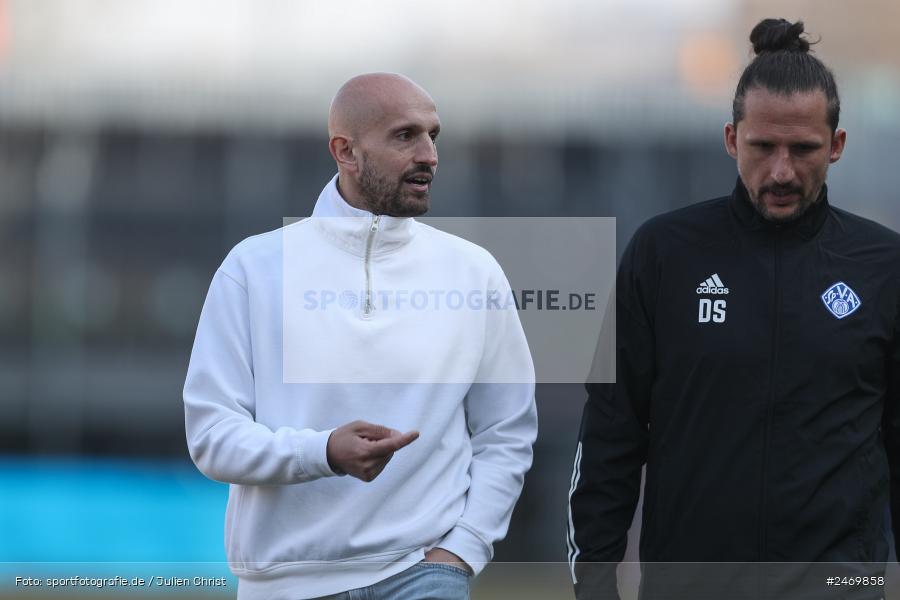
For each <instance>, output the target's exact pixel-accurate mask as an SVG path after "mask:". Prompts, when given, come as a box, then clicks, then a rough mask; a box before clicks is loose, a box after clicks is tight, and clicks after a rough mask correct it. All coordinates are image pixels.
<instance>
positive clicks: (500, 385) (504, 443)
mask: <svg viewBox="0 0 900 600" xmlns="http://www.w3.org/2000/svg"><path fill="white" fill-rule="evenodd" d="M496 269H497V270H498V271H499V269H500V267H499V265H496ZM501 280H502V281H501ZM494 281H495V282H499V285H498V286H496V287H495V288H494V289H496V290H499V292H500V296H501V297H503V298H506V297H509V298H511V296H508V293H509V284H508V283H507V282H506V278H505V276H503V273H502V271H499V273H498V274H497V275H495V279H494ZM534 377H535V376H534V364H533V362H532V359H531V352H530V350H529V348H528V342H527V341H526V339H525V333H524V332H523V330H522V325H521V323H520V322H519V316H518V313H517V312H516V309H515V305H513V304H509V305H504V307H503V308H489V309H486V324H485V348H484V353H483V355H482V358H481V363H480V365H479V369H478V375H477V377H476V380H475V382H474V383H473V384H472V385H471V387H470V388H469V391H468V393H467V395H466V398H465V410H466V420H467V423H468V428H469V433H470V436H471V445H472V463H471V466H470V467H469V476H470V484H469V491H468V494H467V496H466V506H465V509H464V510H463V513H462V515H461V516H460V518H459V520H458V521H457V523H456V526H455V527H454V528H453V529H451V530H450V532H449V533H448V534H447V535H446V536H444V538H442V539H441V540H440V541H439V542H438V543H437V544H436V546H439V547H441V548H444V549H446V550H449V551H450V552H453V553H454V554H456V555H457V556H459V557H460V558H461V559H463V560H464V561H465V562H466V563H467V564H468V565H469V566H470V567H472V569H473V571H474V572H475V574H476V575H477V574H478V573H479V572H480V571H481V570H482V569H483V568H484V566H485V564H486V563H487V562H489V561H490V560H491V558H492V557H493V554H494V551H493V544H494V542H496V541H499V540H501V539H503V538H504V537H505V536H506V532H507V529H508V528H509V521H510V518H511V517H512V512H513V507H514V506H515V503H516V500H518V498H519V494H520V493H521V491H522V484H523V482H524V478H525V473H526V472H527V471H528V469H529V468H530V467H531V458H532V445H533V444H534V442H535V439H536V438H537V411H536V408H535V402H534Z"/></svg>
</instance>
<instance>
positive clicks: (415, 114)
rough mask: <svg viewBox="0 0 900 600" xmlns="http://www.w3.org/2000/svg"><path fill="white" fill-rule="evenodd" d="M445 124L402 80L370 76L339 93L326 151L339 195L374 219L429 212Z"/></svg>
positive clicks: (419, 91) (411, 85)
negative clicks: (334, 170)
mask: <svg viewBox="0 0 900 600" xmlns="http://www.w3.org/2000/svg"><path fill="white" fill-rule="evenodd" d="M440 130H441V121H440V119H439V118H438V115H437V109H436V108H435V106H434V100H432V99H431V96H429V95H428V92H426V91H425V90H423V89H422V88H421V87H419V86H418V85H417V84H415V83H413V82H412V81H411V80H410V79H409V78H407V77H404V76H403V75H396V74H393V73H369V74H366V75H359V76H357V77H354V78H353V79H351V80H350V81H348V82H347V83H345V84H344V85H343V86H341V89H340V90H338V93H337V95H336V96H335V97H334V100H333V101H332V102H331V111H330V112H329V114H328V137H329V140H328V149H329V151H330V152H331V156H332V157H334V160H335V162H336V163H337V166H338V180H337V187H338V192H339V193H340V194H341V196H342V197H343V198H344V200H346V201H347V203H348V204H350V205H351V206H355V207H356V208H361V209H364V210H367V211H370V212H372V213H373V214H383V215H391V216H396V217H401V216H402V217H410V216H415V215H420V214H423V213H424V212H425V211H427V210H428V201H429V194H430V191H431V180H432V177H433V176H434V172H435V169H437V163H438V158H437V147H436V146H435V142H436V140H437V136H438V133H440Z"/></svg>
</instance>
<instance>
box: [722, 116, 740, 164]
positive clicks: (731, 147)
mask: <svg viewBox="0 0 900 600" xmlns="http://www.w3.org/2000/svg"><path fill="white" fill-rule="evenodd" d="M725 152H727V153H728V156H730V157H731V158H733V159H735V160H737V125H735V124H734V123H725Z"/></svg>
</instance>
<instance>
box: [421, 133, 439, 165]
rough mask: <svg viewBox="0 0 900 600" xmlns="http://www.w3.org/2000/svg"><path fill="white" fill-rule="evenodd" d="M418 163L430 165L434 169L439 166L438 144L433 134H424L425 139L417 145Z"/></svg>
mask: <svg viewBox="0 0 900 600" xmlns="http://www.w3.org/2000/svg"><path fill="white" fill-rule="evenodd" d="M415 161H416V163H418V164H422V165H428V166H430V167H431V168H432V169H434V168H435V167H437V164H438V153H437V146H436V145H435V143H434V140H433V139H431V136H427V135H426V136H423V139H422V140H421V141H420V142H419V143H418V145H417V146H416V158H415Z"/></svg>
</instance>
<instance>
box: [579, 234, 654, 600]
mask: <svg viewBox="0 0 900 600" xmlns="http://www.w3.org/2000/svg"><path fill="white" fill-rule="evenodd" d="M637 238H638V236H637V235H636V236H635V240H632V242H631V244H630V245H629V247H628V249H627V250H626V251H625V255H624V256H623V259H622V263H621V264H620V267H619V271H618V275H617V277H616V290H615V301H613V299H612V298H611V299H610V302H609V303H608V306H607V311H606V315H605V317H604V323H603V327H602V330H601V335H600V340H599V342H598V347H597V353H596V354H595V357H594V367H593V368H592V375H594V374H597V373H612V372H615V383H603V382H602V381H603V379H601V378H593V377H592V380H591V381H589V382H588V384H587V385H586V387H587V392H588V400H587V402H586V404H585V406H584V412H583V415H582V420H581V429H580V432H579V439H578V445H577V448H576V453H575V465H574V470H573V473H572V481H571V487H570V491H569V522H568V540H567V541H568V546H569V547H568V552H569V564H570V569H571V575H572V580H573V583H574V584H575V593H576V597H577V598H579V599H588V598H590V599H591V600H599V599H606V598H618V597H619V595H618V591H617V585H616V567H617V564H618V563H619V562H620V561H621V560H622V559H623V557H624V555H625V548H626V544H627V533H628V528H629V527H630V525H631V522H632V519H633V517H634V511H635V508H636V506H637V502H638V497H639V495H640V485H641V468H642V466H643V465H644V463H645V462H646V459H647V448H648V440H649V430H648V423H649V407H650V392H651V388H652V382H653V377H654V336H653V327H652V324H651V320H650V318H649V316H648V315H649V314H651V313H650V312H649V310H648V309H647V306H652V302H647V301H646V300H645V298H646V297H647V296H648V295H649V293H648V292H649V290H648V288H649V285H648V283H649V282H650V281H652V280H654V274H653V269H652V268H645V267H642V266H639V264H640V261H639V260H638V257H637V256H636V255H637V254H638V250H637V247H638V246H639V243H638V242H637V241H636V240H637ZM613 358H614V359H615V370H614V371H613V370H612V366H611V364H610V365H609V366H600V365H601V363H611V360H612V359H613ZM608 379H609V377H608V376H607V377H606V380H607V381H608Z"/></svg>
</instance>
